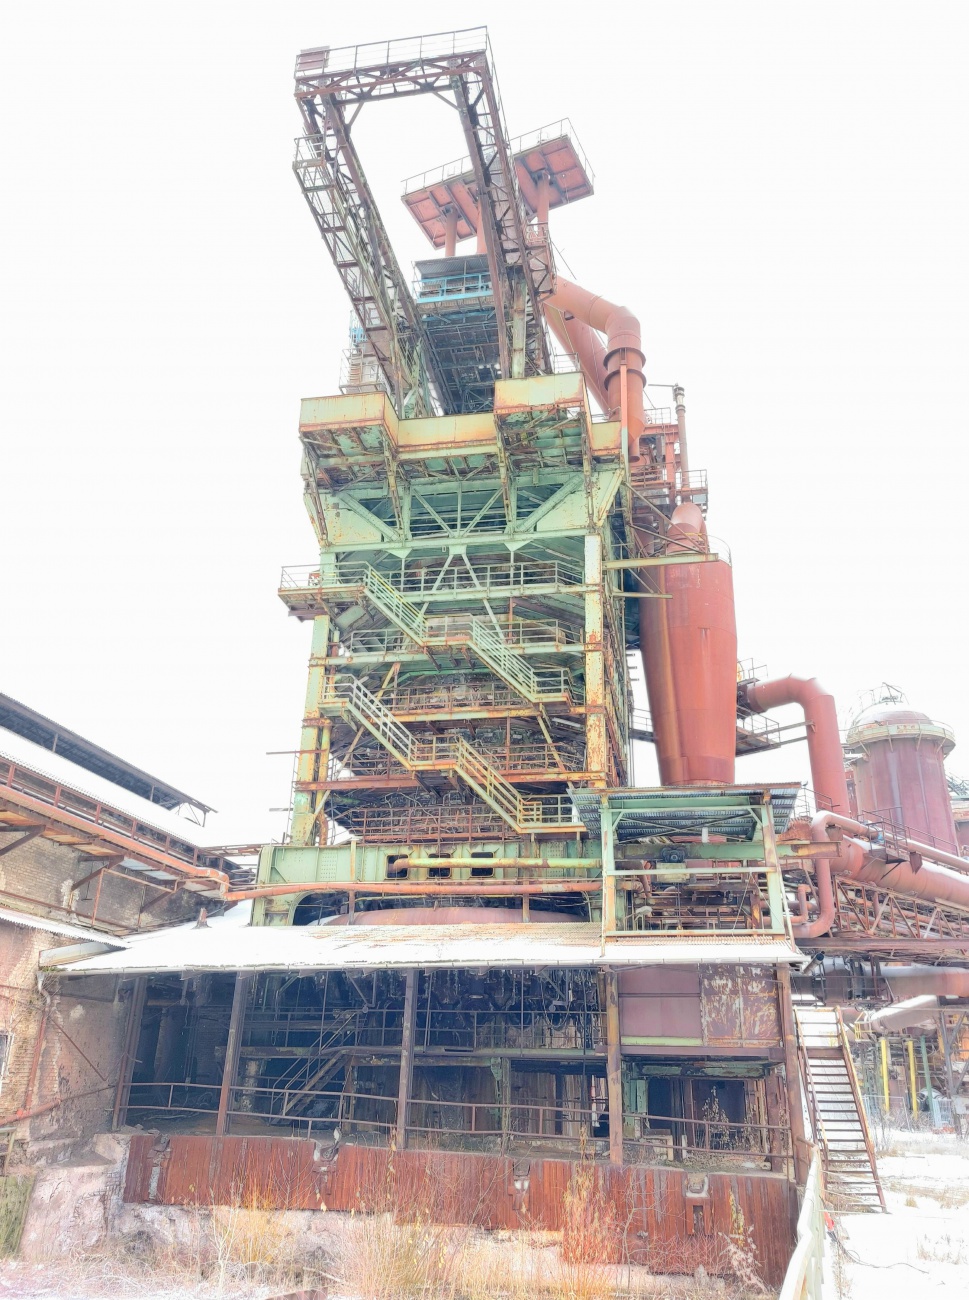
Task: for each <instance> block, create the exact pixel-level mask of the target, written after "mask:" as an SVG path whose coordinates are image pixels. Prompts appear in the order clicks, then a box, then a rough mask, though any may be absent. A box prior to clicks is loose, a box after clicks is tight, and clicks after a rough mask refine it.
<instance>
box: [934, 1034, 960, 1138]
mask: <svg viewBox="0 0 969 1300" xmlns="http://www.w3.org/2000/svg"><path fill="white" fill-rule="evenodd" d="M939 1037H940V1038H941V1039H942V1060H943V1062H944V1063H945V1086H946V1089H947V1090H948V1093H949V1110H950V1113H951V1115H952V1127H953V1128H954V1129H955V1134H956V1137H962V1124H961V1122H960V1120H959V1112H958V1111H957V1110H956V1085H955V1080H954V1079H953V1076H952V1049H951V1047H950V1044H949V1035H948V1032H947V1031H946V1025H945V1012H944V1011H940V1012H939Z"/></svg>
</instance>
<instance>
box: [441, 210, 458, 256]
mask: <svg viewBox="0 0 969 1300" xmlns="http://www.w3.org/2000/svg"><path fill="white" fill-rule="evenodd" d="M441 212H442V215H443V217H444V256H445V257H453V256H454V254H455V253H456V252H457V247H458V210H457V208H456V207H455V206H454V204H453V203H451V204H448V206H447V207H446V208H442V209H441Z"/></svg>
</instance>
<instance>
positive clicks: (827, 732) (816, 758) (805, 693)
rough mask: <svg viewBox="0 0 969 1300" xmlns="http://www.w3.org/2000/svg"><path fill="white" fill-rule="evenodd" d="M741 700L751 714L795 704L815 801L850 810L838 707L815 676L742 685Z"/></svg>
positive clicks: (775, 679) (841, 810)
mask: <svg viewBox="0 0 969 1300" xmlns="http://www.w3.org/2000/svg"><path fill="white" fill-rule="evenodd" d="M743 702H744V703H745V704H746V705H747V707H748V708H749V709H750V710H751V711H752V712H754V713H766V712H767V710H768V709H777V708H781V707H782V706H783V705H785V704H799V705H800V706H801V708H802V709H803V710H804V721H805V723H806V725H807V742H808V759H809V762H810V764H811V784H812V786H813V787H814V796H815V800H816V801H817V802H818V803H819V804H825V805H828V806H830V807H831V808H832V809H833V810H834V811H835V812H840V813H848V812H850V811H851V809H850V805H849V803H848V783H847V781H846V780H845V767H844V755H843V753H842V749H841V736H840V733H839V731H838V710H837V708H836V707H835V702H834V696H833V695H832V694H831V693H830V692H829V691H826V690H825V689H824V687H823V686H822V685H821V683H820V682H819V681H818V679H817V678H816V677H810V678H807V677H777V678H774V679H773V680H771V681H766V682H753V683H750V684H749V685H747V686H745V687H744V691H743Z"/></svg>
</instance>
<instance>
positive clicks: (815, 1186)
mask: <svg viewBox="0 0 969 1300" xmlns="http://www.w3.org/2000/svg"><path fill="white" fill-rule="evenodd" d="M823 1197H824V1185H823V1182H822V1176H821V1157H820V1156H819V1154H818V1152H817V1151H815V1153H814V1157H813V1159H812V1161H811V1168H810V1170H809V1171H808V1176H807V1182H806V1183H805V1186H804V1197H803V1200H802V1201H801V1213H800V1214H799V1215H798V1220H797V1245H796V1246H795V1247H794V1254H793V1255H792V1256H791V1262H790V1263H789V1264H788V1266H787V1272H786V1273H785V1275H784V1282H783V1285H782V1286H781V1291H780V1296H779V1298H778V1300H821V1287H822V1267H823V1262H824V1201H823Z"/></svg>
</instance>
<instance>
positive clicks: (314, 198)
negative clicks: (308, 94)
mask: <svg viewBox="0 0 969 1300" xmlns="http://www.w3.org/2000/svg"><path fill="white" fill-rule="evenodd" d="M304 117H305V119H306V122H307V128H308V134H307V135H306V136H304V137H303V138H302V139H300V140H297V142H296V158H295V160H294V162H293V170H294V171H295V173H296V179H297V180H298V181H299V185H300V189H301V190H302V191H303V196H304V198H305V199H306V202H307V204H308V205H309V208H310V211H311V212H312V213H313V217H314V219H315V220H316V224H317V226H318V227H319V230H320V234H321V235H322V236H323V240H324V243H325V244H326V246H327V249H328V250H329V253H330V256H331V257H332V259H333V263H334V265H335V266H336V269H337V271H338V272H339V274H340V278H341V279H342V280H343V284H344V287H345V288H346V291H347V294H348V295H349V297H350V301H351V303H352V304H353V310H354V312H355V314H356V316H357V319H358V320H359V322H360V327H361V329H362V330H363V331H364V334H365V335H366V337H367V340H368V342H369V343H370V344H371V346H372V347H373V350H374V354H375V355H376V358H377V364H378V365H379V366H380V369H381V372H382V374H383V377H384V380H385V382H386V384H387V388H388V391H389V392H390V393H391V395H392V397H393V399H394V405H395V406H396V408H397V410H398V411H399V412H401V413H402V414H403V413H407V414H412V415H427V414H430V412H431V410H432V403H431V394H430V382H431V375H430V374H429V369H428V368H429V365H430V361H431V351H430V347H429V345H428V343H427V338H426V335H425V332H424V327H423V325H422V324H421V321H420V318H419V317H418V315H417V312H416V310H415V307H414V300H413V298H412V296H411V292H410V289H409V288H408V285H407V282H406V280H405V279H404V275H403V273H402V271H401V269H400V266H399V265H398V262H397V258H396V256H395V255H394V251H393V249H392V248H391V246H390V239H389V237H388V235H387V231H386V230H385V229H384V225H383V222H382V221H381V219H380V214H379V212H378V211H377V206H376V204H375V202H374V200H373V196H372V194H371V193H370V188H369V186H368V184H367V181H366V178H365V176H364V174H363V169H362V168H361V166H360V161H359V158H358V157H357V154H356V150H355V149H354V148H353V145H352V144H351V143H350V134H349V127H348V125H347V122H346V120H345V118H344V116H343V111H342V109H341V107H340V105H339V104H337V103H332V102H328V101H326V100H325V99H322V98H321V103H320V104H319V105H317V104H316V103H314V102H312V101H308V102H307V103H305V104H304Z"/></svg>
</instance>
